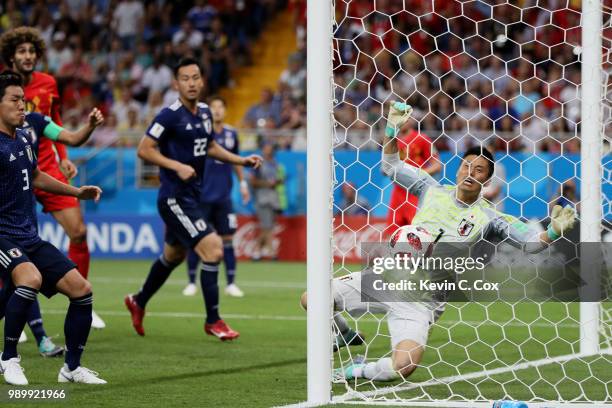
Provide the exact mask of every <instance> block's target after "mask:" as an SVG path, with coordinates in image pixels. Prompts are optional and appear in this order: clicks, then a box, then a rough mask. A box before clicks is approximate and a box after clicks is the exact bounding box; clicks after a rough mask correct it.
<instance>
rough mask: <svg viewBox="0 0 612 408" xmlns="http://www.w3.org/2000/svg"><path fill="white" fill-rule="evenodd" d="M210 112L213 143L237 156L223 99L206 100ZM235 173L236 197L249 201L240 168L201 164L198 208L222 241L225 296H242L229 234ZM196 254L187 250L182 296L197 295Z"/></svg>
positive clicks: (209, 161)
mask: <svg viewBox="0 0 612 408" xmlns="http://www.w3.org/2000/svg"><path fill="white" fill-rule="evenodd" d="M208 104H209V106H210V111H211V112H212V118H213V133H214V137H215V141H216V142H217V143H218V144H220V145H221V146H223V147H224V148H225V149H226V150H228V151H230V152H232V153H234V154H239V152H240V149H239V146H238V134H237V133H236V129H234V128H233V127H231V126H229V125H226V124H225V123H223V121H224V119H225V108H226V103H225V100H224V99H223V98H221V97H219V96H214V97H211V98H209V99H208ZM234 172H235V173H236V177H237V178H238V182H239V183H240V195H241V196H242V202H243V203H245V204H246V203H247V202H248V201H249V200H250V194H249V186H248V185H247V182H246V180H245V179H244V174H243V172H242V167H241V166H236V165H234V166H232V165H231V164H229V163H224V162H221V161H219V160H214V159H211V158H208V159H207V160H206V164H205V170H204V175H205V176H204V180H203V181H202V183H203V185H202V194H201V195H200V197H201V201H202V208H203V209H204V215H205V217H206V220H207V221H208V222H210V223H211V224H212V225H213V227H214V228H215V230H216V231H217V233H218V234H219V235H221V239H222V240H223V262H224V263H225V277H226V280H227V286H226V287H225V293H226V294H227V295H229V296H234V297H243V296H244V293H243V292H242V290H240V288H239V287H238V286H237V285H236V283H235V282H234V281H235V278H236V254H235V253H234V242H233V239H232V238H233V235H234V233H235V232H236V228H237V227H238V221H237V219H236V214H234V207H233V205H232V198H231V193H232V185H233V179H232V173H234ZM198 261H199V258H198V254H196V253H195V252H194V251H189V255H188V256H187V274H188V277H189V283H188V284H187V286H186V287H185V289H183V295H185V296H193V295H195V294H196V292H197V286H196V284H195V280H196V270H197V269H196V268H197V266H198Z"/></svg>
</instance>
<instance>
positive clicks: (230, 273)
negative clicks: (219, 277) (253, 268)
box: [223, 235, 244, 297]
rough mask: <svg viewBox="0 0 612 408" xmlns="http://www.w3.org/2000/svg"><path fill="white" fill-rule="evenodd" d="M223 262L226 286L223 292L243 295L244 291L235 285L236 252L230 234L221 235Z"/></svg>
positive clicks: (236, 295) (231, 294) (229, 294)
mask: <svg viewBox="0 0 612 408" xmlns="http://www.w3.org/2000/svg"><path fill="white" fill-rule="evenodd" d="M223 263H224V264H225V278H226V280H227V286H226V287H225V294H226V295H228V296H232V297H243V296H244V292H242V290H240V288H239V287H238V285H236V283H235V280H236V253H235V251H234V240H233V239H232V236H231V235H229V236H224V237H223Z"/></svg>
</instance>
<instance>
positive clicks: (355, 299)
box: [332, 272, 434, 349]
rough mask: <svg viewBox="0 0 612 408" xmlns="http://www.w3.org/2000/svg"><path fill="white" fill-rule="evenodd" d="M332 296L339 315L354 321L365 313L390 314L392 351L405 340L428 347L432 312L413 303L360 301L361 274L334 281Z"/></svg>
mask: <svg viewBox="0 0 612 408" xmlns="http://www.w3.org/2000/svg"><path fill="white" fill-rule="evenodd" d="M332 296H333V297H334V306H335V309H336V310H338V311H345V312H347V313H348V314H350V315H351V316H353V317H359V316H362V315H364V314H365V313H368V312H369V313H374V314H387V316H386V317H387V325H388V327H389V334H390V335H391V347H392V348H393V349H395V347H396V346H397V344H398V343H399V342H400V341H402V340H412V341H414V342H416V343H418V344H420V345H422V346H425V345H426V344H427V338H428V337H429V329H430V327H431V325H432V322H433V321H434V319H433V312H431V311H430V310H428V309H427V308H426V307H425V306H423V305H422V304H419V303H413V302H363V301H362V300H361V272H353V273H351V274H349V275H345V276H341V277H339V278H336V279H334V280H333V283H332Z"/></svg>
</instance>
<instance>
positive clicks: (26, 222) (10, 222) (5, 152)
mask: <svg viewBox="0 0 612 408" xmlns="http://www.w3.org/2000/svg"><path fill="white" fill-rule="evenodd" d="M37 165H38V164H37V159H36V154H35V153H34V149H33V147H32V143H31V141H30V139H29V137H28V133H27V132H25V131H24V130H21V129H17V131H16V132H15V137H12V136H10V135H8V134H6V133H3V132H0V174H2V177H0V237H2V238H6V239H9V240H11V241H12V242H15V243H16V244H19V245H23V246H29V245H33V244H35V243H37V242H38V241H40V238H39V236H38V225H37V219H36V199H35V198H34V193H33V192H32V189H33V186H32V176H33V174H34V171H35V169H36V167H37Z"/></svg>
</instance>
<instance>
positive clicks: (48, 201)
mask: <svg viewBox="0 0 612 408" xmlns="http://www.w3.org/2000/svg"><path fill="white" fill-rule="evenodd" d="M43 171H44V172H45V173H47V174H48V175H50V176H51V177H53V178H54V179H56V180H59V181H61V182H62V183H64V184H69V183H68V179H67V178H66V176H64V174H63V173H62V172H61V170H60V169H59V167H55V168H51V169H44V170H43ZM34 195H35V196H36V199H37V200H38V202H39V203H41V204H42V206H43V212H46V213H48V212H55V211H61V210H65V209H66V208H74V207H78V206H79V200H78V199H77V198H76V197H69V196H64V195H57V194H51V193H47V192H46V191H42V190H40V189H37V188H36V189H34Z"/></svg>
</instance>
